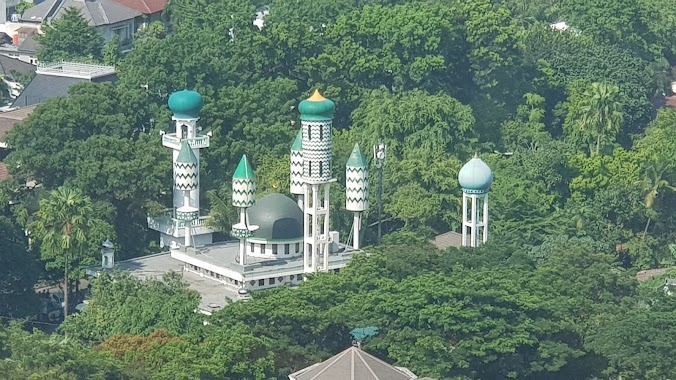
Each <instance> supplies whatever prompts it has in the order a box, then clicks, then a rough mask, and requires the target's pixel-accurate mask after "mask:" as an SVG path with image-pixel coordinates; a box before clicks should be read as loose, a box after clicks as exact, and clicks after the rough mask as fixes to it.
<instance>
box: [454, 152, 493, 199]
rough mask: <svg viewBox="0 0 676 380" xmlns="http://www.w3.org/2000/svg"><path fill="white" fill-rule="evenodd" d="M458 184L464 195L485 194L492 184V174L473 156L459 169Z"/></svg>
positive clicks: (481, 161) (486, 166) (489, 169)
mask: <svg viewBox="0 0 676 380" xmlns="http://www.w3.org/2000/svg"><path fill="white" fill-rule="evenodd" d="M458 182H460V187H462V191H464V192H466V193H485V192H487V191H488V189H489V188H490V187H491V184H492V183H493V172H492V171H491V168H489V167H488V165H486V163H485V162H483V160H481V159H480V158H479V157H477V156H474V158H472V159H471V160H469V161H468V162H467V163H466V164H465V166H463V167H462V169H460V173H458Z"/></svg>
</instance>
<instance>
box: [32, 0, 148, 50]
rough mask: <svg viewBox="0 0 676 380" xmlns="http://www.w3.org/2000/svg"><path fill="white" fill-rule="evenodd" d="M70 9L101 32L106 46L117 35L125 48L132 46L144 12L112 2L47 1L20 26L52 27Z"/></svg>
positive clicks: (104, 0)
mask: <svg viewBox="0 0 676 380" xmlns="http://www.w3.org/2000/svg"><path fill="white" fill-rule="evenodd" d="M68 8H77V9H79V10H80V12H81V13H82V16H83V17H84V19H85V20H87V22H89V25H91V26H94V27H96V28H97V29H99V30H100V31H101V33H102V35H103V39H104V40H105V41H106V42H107V41H110V40H111V39H112V38H113V36H114V35H118V36H119V37H120V41H121V43H122V46H128V45H131V42H132V39H133V36H134V32H135V31H136V29H135V23H136V19H137V18H138V17H141V16H142V13H141V12H139V11H136V10H134V9H132V8H128V7H126V6H124V5H121V4H119V3H117V2H115V1H113V0H46V1H44V2H42V3H40V4H37V5H35V6H33V7H31V8H28V9H27V10H26V11H25V12H24V13H23V15H22V16H21V22H22V23H26V24H34V25H35V24H37V25H42V24H45V23H47V24H49V23H51V22H52V21H53V20H55V19H58V18H59V17H61V16H62V15H63V13H64V12H65V10H66V9H68Z"/></svg>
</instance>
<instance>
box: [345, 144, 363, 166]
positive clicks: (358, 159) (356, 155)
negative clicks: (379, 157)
mask: <svg viewBox="0 0 676 380" xmlns="http://www.w3.org/2000/svg"><path fill="white" fill-rule="evenodd" d="M347 166H353V167H359V168H364V167H367V166H368V163H367V162H366V158H364V155H363V154H361V150H360V149H359V144H354V149H352V154H350V158H349V159H348V160H347Z"/></svg>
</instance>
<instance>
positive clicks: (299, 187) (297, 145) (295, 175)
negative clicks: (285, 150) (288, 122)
mask: <svg viewBox="0 0 676 380" xmlns="http://www.w3.org/2000/svg"><path fill="white" fill-rule="evenodd" d="M290 172H291V176H290V177H291V186H290V187H291V188H290V190H291V194H293V195H295V196H296V200H297V201H298V207H300V209H301V210H302V209H303V195H304V194H305V188H304V187H303V128H302V127H301V129H299V130H298V133H297V134H296V139H295V140H294V141H293V145H292V146H291V170H290Z"/></svg>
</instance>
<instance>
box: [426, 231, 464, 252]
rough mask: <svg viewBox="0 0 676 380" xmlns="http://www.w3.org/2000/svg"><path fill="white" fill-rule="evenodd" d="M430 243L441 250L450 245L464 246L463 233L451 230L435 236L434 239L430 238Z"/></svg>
mask: <svg viewBox="0 0 676 380" xmlns="http://www.w3.org/2000/svg"><path fill="white" fill-rule="evenodd" d="M430 243H432V244H434V246H435V247H437V248H439V249H441V250H445V249H448V247H456V248H459V247H461V246H462V234H459V233H457V232H454V231H449V232H446V233H443V234H441V235H437V236H435V237H434V239H433V240H430Z"/></svg>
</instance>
